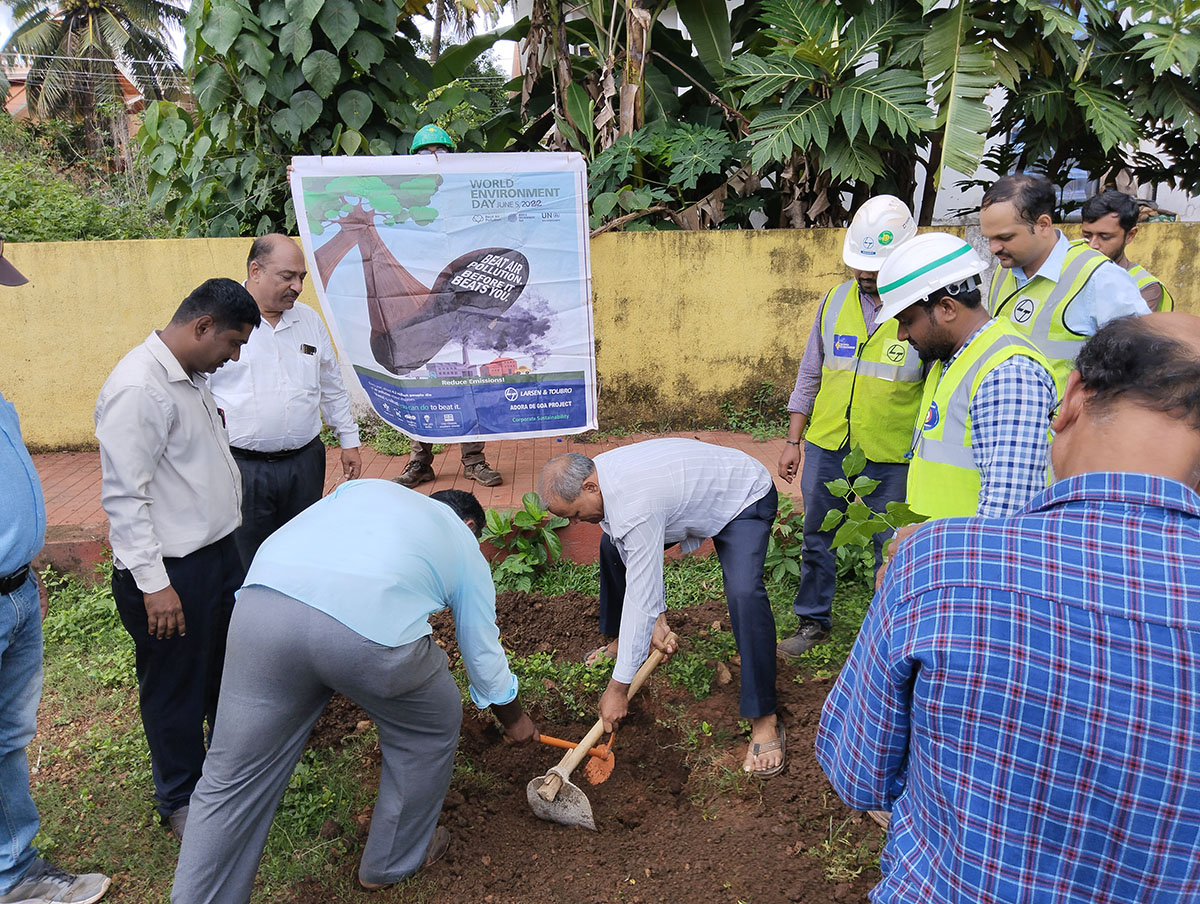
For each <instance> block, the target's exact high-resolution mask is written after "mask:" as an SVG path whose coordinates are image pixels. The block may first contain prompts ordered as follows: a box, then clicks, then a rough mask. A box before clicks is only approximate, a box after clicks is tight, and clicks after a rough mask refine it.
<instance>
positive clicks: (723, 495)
mask: <svg viewBox="0 0 1200 904" xmlns="http://www.w3.org/2000/svg"><path fill="white" fill-rule="evenodd" d="M594 463H595V465H596V476H597V479H598V481H599V483H600V493H601V496H602V497H603V499H604V519H603V520H602V521H601V522H600V527H601V528H602V529H603V530H604V532H605V533H606V534H608V537H609V539H610V540H612V542H613V545H614V546H616V548H617V551H618V552H619V553H620V555H621V561H623V562H624V563H625V574H626V577H625V603H624V606H623V608H622V610H621V634H620V638H621V642H620V643H619V644H618V645H617V664H616V667H615V668H614V669H613V678H614V679H615V680H616V681H620V682H622V683H625V684H629V683H631V682H632V681H633V676H634V675H635V674H637V670H638V667H639V666H640V665H641V664H642V663H643V662H644V661H645V660H646V656H647V655H649V652H650V638H651V636H652V635H653V633H654V622H655V620H656V619H657V618H658V616H659V615H660V614H662V613H663V612H665V611H666V608H667V604H666V596H665V593H664V590H663V549H664V548H665V547H667V546H671V545H674V544H675V543H678V544H679V546H680V549H682V550H683V551H684V552H685V553H688V552H692V551H693V550H694V549H696V548H697V547H698V546H699V545H700V544H701V543H703V542H704V541H705V540H706V539H707V538H708V537H712V536H714V535H716V534H719V533H720V532H721V529H722V528H724V527H725V525H727V524H728V523H729V522H730V521H732V520H733V519H734V518H736V517H737V516H738V515H739V514H741V512H742V510H743V509H745V508H746V507H747V506H748V505H750V503H752V502H757V501H758V500H759V499H761V498H762V497H763V496H765V495H766V494H767V493H768V492H769V491H770V489H771V487H772V486H774V484H773V483H772V481H771V475H770V474H769V473H768V472H767V469H766V468H764V467H763V466H762V464H761V463H760V462H758V461H757V460H756V459H753V458H751V457H750V456H749V455H747V454H746V453H745V452H741V451H738V450H737V449H726V448H723V447H721V446H713V445H710V444H709V443H702V442H699V441H698V440H694V439H651V440H646V441H645V442H640V443H633V444H632V445H629V446H623V447H621V448H619V449H613V450H612V451H610V452H604V453H603V454H601V455H597V456H596V458H595V459H594Z"/></svg>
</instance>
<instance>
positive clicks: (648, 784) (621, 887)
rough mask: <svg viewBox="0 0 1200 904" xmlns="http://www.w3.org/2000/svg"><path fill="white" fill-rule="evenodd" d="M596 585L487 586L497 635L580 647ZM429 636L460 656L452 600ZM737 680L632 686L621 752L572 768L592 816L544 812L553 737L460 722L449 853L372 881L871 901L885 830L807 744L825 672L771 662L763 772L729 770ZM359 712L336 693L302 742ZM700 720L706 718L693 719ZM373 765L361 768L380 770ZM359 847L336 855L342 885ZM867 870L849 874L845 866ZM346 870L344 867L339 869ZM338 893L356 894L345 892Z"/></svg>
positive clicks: (722, 620)
mask: <svg viewBox="0 0 1200 904" xmlns="http://www.w3.org/2000/svg"><path fill="white" fill-rule="evenodd" d="M596 605H597V603H596V600H595V598H594V597H589V596H586V595H582V594H567V595H564V596H559V597H549V598H547V597H542V596H539V595H537V594H522V593H516V592H507V593H503V594H501V595H500V596H499V597H498V599H497V623H498V625H499V627H500V632H501V637H502V638H503V641H504V644H505V646H506V647H507V648H508V649H509V650H510V651H512V653H513V654H515V655H518V656H525V655H529V654H531V653H536V652H549V651H553V652H554V653H555V654H556V657H562V658H572V659H575V658H579V657H581V656H583V655H584V653H586V652H587V651H588V650H590V649H592V648H594V647H595V646H596V645H597V644H599V643H601V642H602V641H603V638H602V637H601V636H600V635H599V633H598V631H597V628H596V620H595V616H596ZM668 617H669V620H670V623H671V627H672V628H673V629H674V630H675V631H677V632H678V633H679V634H680V636H681V637H682V638H683V643H682V648H683V649H687V647H688V638H689V637H696V636H697V635H699V633H700V632H702V631H707V630H710V629H711V628H712V626H713V624H714V623H717V626H718V627H719V628H721V629H723V630H729V620H728V613H727V611H726V610H725V607H724V605H723V604H722V603H720V602H715V601H714V602H710V603H707V604H705V605H703V606H694V607H690V608H688V609H684V610H678V611H672V612H670V613H668ZM434 621H435V636H436V637H437V639H438V641H439V642H440V643H442V644H443V645H444V646H445V648H446V650H447V653H448V654H449V655H450V657H451V660H452V661H453V660H454V659H455V658H456V656H457V647H456V645H455V643H454V634H453V629H452V626H451V622H450V620H449V618H448V616H445V615H439V616H436V617H435V619H434ZM729 668H730V673H731V675H730V677H731V679H732V680H730V681H728V682H727V683H725V684H720V683H719V681H714V684H713V688H712V693H711V694H710V696H708V697H707V698H705V699H703V700H696V699H695V698H694V697H693V696H692V694H691V693H689V692H688V691H686V690H683V689H681V688H677V687H674V686H672V685H671V684H670V682H669V681H668V680H667V679H666V677H665V676H663V675H656V676H654V677H653V678H652V679H651V681H650V682H649V683H648V684H647V686H646V688H645V689H643V691H642V693H641V694H640V695H639V696H638V698H636V700H635V701H634V703H633V705H632V707H631V711H630V717H629V718H628V719H627V720H626V721H625V722H624V723H623V724H622V727H621V730H620V731H619V732H618V733H617V737H616V741H615V743H614V746H613V751H614V753H615V755H616V767H615V769H614V771H613V774H612V777H611V778H610V779H609V780H608V781H607V782H605V783H604V784H601V785H596V786H593V785H590V784H588V783H587V780H586V779H585V778H584V777H583V775H582V774H581V773H582V770H580V772H577V773H576V775H575V778H576V783H577V784H578V785H579V786H580V787H581V788H582V789H583V791H584V793H585V794H587V796H588V799H589V801H590V802H591V805H592V809H593V812H594V815H595V818H596V823H597V831H596V832H594V833H593V832H590V831H588V830H586V829H583V828H579V827H567V826H560V825H556V824H553V823H547V822H543V821H540V820H539V819H537V818H536V817H535V816H534V815H533V813H532V811H531V810H530V808H529V805H528V803H527V802H526V799H525V786H526V784H527V783H528V782H529V780H530V779H532V778H535V777H537V776H540V775H542V774H544V773H545V772H546V770H547V769H548V768H549V767H550V766H552V765H554V763H556V762H557V761H558V759H559V757H560V754H561V752H559V751H555V750H553V749H551V748H548V747H544V746H542V745H527V746H523V747H514V746H511V745H508V744H505V743H504V742H503V740H502V738H501V734H500V731H499V729H498V728H497V727H496V725H495V724H494V722H493V720H492V719H491V718H490V716H486V715H485V716H483V717H480V718H473V717H472V716H471V714H470V713H468V714H467V715H466V718H465V719H464V722H463V733H462V739H461V741H460V745H459V757H460V764H463V765H465V764H469V766H470V768H469V769H464V768H460V769H459V770H458V772H457V773H456V778H455V781H454V783H453V784H452V786H451V789H450V792H449V794H448V795H447V797H446V801H445V805H444V809H443V815H442V824H443V825H445V826H446V827H447V828H449V830H450V832H451V836H452V841H451V846H450V849H449V852H448V853H447V855H446V857H445V859H443V860H442V861H440V862H438V863H437V864H435V865H434V866H432V867H431V868H430V869H429V870H428V871H426V872H424V873H423V877H422V880H421V881H420V882H419V883H416V882H414V883H410V884H409V885H408V886H401V887H400V888H397V889H394V890H388V891H385V892H382V893H380V894H379V895H377V896H375V900H378V901H389V902H390V901H410V900H436V901H438V902H445V904H459V902H461V904H468V902H469V904H480V902H482V904H558V902H564V904H565V902H580V904H601V902H603V904H607V902H629V904H650V902H729V904H737V902H746V904H750V902H753V904H769V902H789V901H794V902H813V904H818V902H819V904H826V902H829V901H838V902H841V901H864V900H866V894H867V891H868V889H869V888H870V887H871V886H872V885H873V884H874V883H875V882H876V881H877V880H878V878H879V875H878V870H877V869H876V868H875V867H874V866H873V865H870V861H871V860H872V859H873V857H872V854H873V853H875V852H877V851H878V850H879V847H880V845H881V843H882V840H883V835H882V832H881V831H880V830H879V829H878V828H876V827H875V825H874V824H873V823H872V822H870V821H869V820H868V819H866V818H865V816H864V815H863V814H859V813H856V812H855V811H853V810H850V809H848V808H847V807H845V806H844V805H843V804H842V803H841V802H840V801H839V800H838V799H837V796H836V795H835V794H834V793H833V790H832V789H831V787H830V786H829V783H828V781H827V780H826V778H825V776H824V774H823V773H822V771H821V768H820V766H818V764H817V762H816V758H815V756H814V754H813V744H814V739H815V735H816V728H817V722H818V720H819V718H820V712H821V705H822V703H823V702H824V699H825V695H826V693H827V692H828V689H829V682H828V681H822V680H818V679H813V678H806V679H805V680H803V682H797V681H796V680H794V679H795V678H796V670H795V669H794V668H791V667H789V666H787V665H785V664H783V663H780V672H779V680H778V688H779V700H780V710H779V712H780V717H781V718H782V719H783V721H784V724H785V725H786V727H787V741H788V752H787V766H786V768H785V769H784V771H783V772H782V773H781V774H779V775H777V776H775V777H773V778H771V779H768V780H765V781H763V780H758V779H747V778H745V777H743V776H742V775H741V774H740V772H739V767H740V764H741V762H742V759H743V757H744V755H745V750H746V740H745V736H744V734H743V733H742V731H741V729H739V726H738V715H737V706H738V679H739V674H738V672H739V669H738V662H737V659H736V657H735V659H734V660H733V662H732V663H731V664H730V666H729ZM531 715H532V716H533V718H534V720H535V721H536V722H538V726H539V728H540V729H541V730H542V731H543V732H545V733H546V734H554V735H558V736H559V737H565V738H574V739H578V738H580V737H582V736H583V734H584V733H585V732H586V731H587V730H588V728H589V727H590V725H589V724H587V723H583V722H579V723H571V724H562V723H550V722H543V721H541V719H542V713H540V712H538V711H536V710H535V711H533V712H532V713H531ZM365 719H366V715H365V713H363V712H362V711H361V710H360V709H358V708H357V707H356V706H355V705H354V704H353V703H351V702H350V701H348V700H345V699H344V698H335V700H334V701H333V702H332V703H331V705H330V707H329V708H327V710H326V712H325V714H324V715H323V716H322V718H321V721H320V722H319V723H318V725H317V729H316V730H315V732H314V735H313V739H312V741H311V743H313V744H315V745H318V746H330V745H332V744H337V743H340V741H341V739H342V738H344V737H346V736H347V735H351V734H354V733H356V731H361V728H362V726H361V724H360V723H361V722H362V721H363V720H365ZM702 724H707V729H704V728H703V727H701V726H702ZM376 778H377V776H368V777H367V779H366V780H368V781H375V780H376ZM365 832H366V820H365V819H364V820H360V825H359V833H358V834H359V841H358V845H359V848H357V849H353V850H351V852H350V854H351V856H347V857H345V858H343V862H342V863H341V864H339V865H338V866H335V872H337V873H339V874H341V873H344V874H345V875H344V877H342V876H340V875H339V878H340V879H344V884H343V887H347V888H348V887H352V884H353V876H354V871H355V869H356V866H357V854H358V853H359V851H360V846H361V842H362V840H363V839H365ZM860 868H861V871H860V872H859V873H858V875H857V876H855V875H854V873H855V871H856V870H859V869H860ZM326 883H327V880H326V882H323V883H322V886H323V888H324V891H320V892H319V891H318V890H317V887H316V886H315V885H314V886H313V887H312V888H311V889H306V888H298V889H295V890H294V891H293V893H291V894H289V895H287V898H286V900H288V901H290V902H294V904H315V902H317V901H320V902H322V904H323V902H327V901H328V900H330V899H329V892H328V885H327V884H326ZM340 884H341V883H340ZM347 897H348V899H355V900H357V899H358V897H359V895H357V894H354V893H350V894H349V895H348V896H347Z"/></svg>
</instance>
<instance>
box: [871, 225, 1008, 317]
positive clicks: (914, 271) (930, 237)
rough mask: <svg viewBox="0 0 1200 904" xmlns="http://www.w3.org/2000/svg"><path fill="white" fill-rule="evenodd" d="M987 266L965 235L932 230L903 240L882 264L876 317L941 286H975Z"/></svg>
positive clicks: (896, 310) (956, 288)
mask: <svg viewBox="0 0 1200 904" xmlns="http://www.w3.org/2000/svg"><path fill="white" fill-rule="evenodd" d="M986 269H987V264H985V263H984V262H983V261H982V260H981V259H980V257H979V255H978V254H976V253H975V249H974V248H972V247H971V245H970V243H968V242H967V241H965V240H964V239H960V238H959V237H958V236H956V235H949V234H948V233H945V232H930V233H926V234H925V235H919V236H917V237H916V238H915V239H911V240H909V241H907V242H905V243H904V246H903V247H902V248H900V249H899V250H898V251H897V252H896V253H895V254H892V255H890V256H889V257H888V259H887V260H886V261H884V262H883V266H882V267H880V268H879V276H877V277H876V278H875V279H876V282H877V283H878V284H879V300H880V301H881V302H882V303H883V306H882V307H881V308H880V309H879V313H878V314H877V315H876V317H875V322H876V323H882V322H883V321H885V320H887V319H888V318H890V317H895V316H896V315H897V314H899V313H900V312H901V311H903V310H904V309H905V308H907V307H909V306H910V305H912V304H915V303H916V302H918V301H924V300H925V299H926V298H928V297H929V295H930V294H931V293H933V292H936V291H938V290H939V289H945V288H948V287H949V288H952V289H953V294H958V291H959V289H961V288H974V287H975V286H977V285H978V284H979V274H980V273H982V272H983V271H984V270H986Z"/></svg>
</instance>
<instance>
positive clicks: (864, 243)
mask: <svg viewBox="0 0 1200 904" xmlns="http://www.w3.org/2000/svg"><path fill="white" fill-rule="evenodd" d="M916 234H917V224H916V223H915V222H914V221H913V216H912V213H911V212H910V211H909V209H908V207H907V206H906V205H905V203H904V202H903V201H901V200H900V199H899V198H897V197H896V196H895V195H876V196H875V197H874V198H868V199H867V200H866V201H865V202H863V206H862V207H860V208H859V209H858V213H856V214H855V215H854V219H853V220H851V221H850V226H849V228H848V229H847V230H846V238H845V240H844V241H843V242H842V260H843V261H845V262H846V266H847V267H853V268H854V269H855V270H867V271H870V272H872V273H873V272H875V271H876V270H878V269H879V268H880V267H881V266H882V265H883V262H884V260H886V259H887V256H888V255H889V254H891V253H892V250H893V249H894V248H895V247H896V246H897V245H900V244H901V243H903V242H906V241H908V240H909V239H911V238H912V237H913V236H914V235H916Z"/></svg>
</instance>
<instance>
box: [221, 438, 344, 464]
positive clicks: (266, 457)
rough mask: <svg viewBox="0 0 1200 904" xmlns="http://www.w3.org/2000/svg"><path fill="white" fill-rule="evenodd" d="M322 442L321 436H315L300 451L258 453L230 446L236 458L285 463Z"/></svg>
mask: <svg viewBox="0 0 1200 904" xmlns="http://www.w3.org/2000/svg"><path fill="white" fill-rule="evenodd" d="M320 441H321V437H320V436H314V437H313V438H312V439H311V440H309V441H308V442H306V443H305V444H304V445H303V446H301V447H300V448H299V449H281V450H280V451H278V452H256V451H254V450H253V449H239V448H238V447H237V446H230V447H229V451H230V452H232V453H233V457H234V458H245V459H247V460H249V461H283V460H284V459H288V458H291V457H292V456H293V455H299V454H300V453H301V452H304V451H305V450H307V449H311V448H312V446H313V444H314V443H319V442H320Z"/></svg>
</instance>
